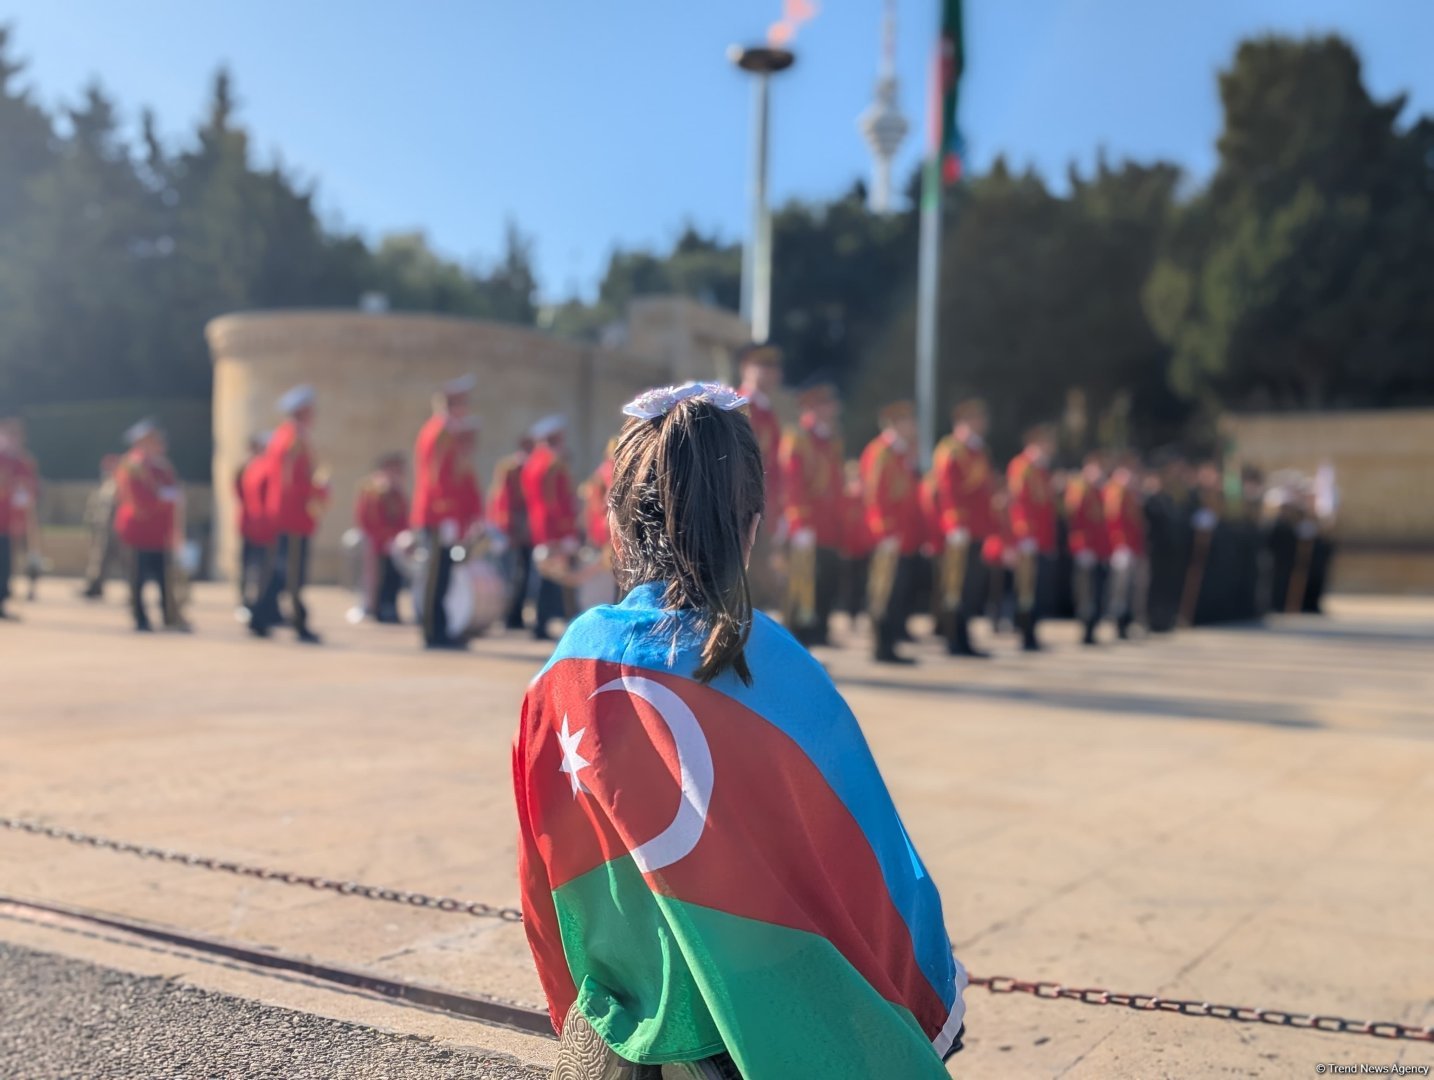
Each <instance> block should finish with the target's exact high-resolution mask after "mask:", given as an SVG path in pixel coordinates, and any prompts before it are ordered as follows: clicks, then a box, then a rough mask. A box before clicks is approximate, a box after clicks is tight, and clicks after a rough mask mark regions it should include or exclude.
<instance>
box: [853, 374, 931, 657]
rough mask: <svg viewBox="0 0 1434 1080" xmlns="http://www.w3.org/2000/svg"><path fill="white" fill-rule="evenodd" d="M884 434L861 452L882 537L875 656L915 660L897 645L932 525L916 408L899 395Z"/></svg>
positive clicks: (873, 519)
mask: <svg viewBox="0 0 1434 1080" xmlns="http://www.w3.org/2000/svg"><path fill="white" fill-rule="evenodd" d="M880 419H881V434H880V435H878V436H877V437H876V438H875V439H873V440H872V441H871V442H870V443H868V444H867V447H866V449H865V450H863V451H862V454H861V480H862V491H863V494H864V495H865V498H866V518H867V523H868V525H869V526H870V528H871V535H872V538H873V540H874V541H875V543H876V547H875V550H874V551H873V553H872V557H871V572H870V580H869V583H868V589H867V595H868V597H869V601H870V613H871V622H872V626H873V628H874V630H875V653H874V655H875V658H876V660H877V661H879V662H881V663H886V664H910V663H914V662H915V661H913V660H912V659H911V658H909V657H906V656H902V655H900V654H899V653H897V651H896V643H897V642H898V641H900V640H901V639H902V637H903V635H904V632H905V629H906V619H907V617H908V616H909V615H910V613H911V604H912V595H911V593H912V583H913V581H914V578H913V573H914V571H915V566H916V559H917V554H918V552H920V550H921V545H922V542H923V540H924V538H925V534H926V530H925V528H924V527H923V522H922V516H921V504H920V497H919V494H918V491H917V487H918V485H919V483H920V477H919V475H918V473H917V469H916V460H915V446H914V443H915V440H916V409H915V406H913V405H912V403H911V402H909V401H898V402H895V403H893V404H891V405H888V406H886V408H884V409H882V410H881V414H880Z"/></svg>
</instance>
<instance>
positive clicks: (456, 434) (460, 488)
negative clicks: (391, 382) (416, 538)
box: [410, 375, 482, 649]
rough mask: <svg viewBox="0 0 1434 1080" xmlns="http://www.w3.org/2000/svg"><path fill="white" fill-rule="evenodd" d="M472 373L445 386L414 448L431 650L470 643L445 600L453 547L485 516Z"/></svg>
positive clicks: (415, 518) (415, 521)
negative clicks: (476, 466) (455, 627)
mask: <svg viewBox="0 0 1434 1080" xmlns="http://www.w3.org/2000/svg"><path fill="white" fill-rule="evenodd" d="M476 385H477V380H476V379H475V378H474V377H473V376H472V375H465V376H463V377H461V378H457V379H452V380H450V381H449V382H447V383H445V384H444V385H443V388H442V390H441V392H440V393H439V394H438V395H437V396H435V398H434V401H433V415H432V416H430V417H429V418H428V421H427V422H426V423H425V424H424V425H423V427H422V429H421V430H420V431H419V433H418V441H417V442H416V443H415V444H414V450H413V463H414V485H413V510H412V513H411V514H410V521H411V522H412V525H413V528H415V529H417V530H420V531H421V532H422V533H423V537H424V542H425V545H426V547H427V550H428V561H427V564H426V570H427V573H426V575H425V578H424V582H423V603H422V604H421V605H420V607H421V608H422V610H423V644H424V646H425V647H426V648H429V649H456V648H463V647H465V646H466V644H467V641H466V639H465V638H464V637H463V636H462V635H460V634H455V633H453V632H452V628H450V627H449V625H448V617H447V612H446V607H445V604H444V598H445V597H446V596H447V595H448V582H449V579H450V577H451V576H452V573H453V548H454V545H456V544H457V543H458V542H459V540H460V538H462V537H463V535H464V534H465V532H466V531H467V530H468V529H469V528H471V527H472V525H471V522H472V520H473V519H475V518H477V517H481V512H482V511H481V507H482V495H481V493H480V492H479V491H478V485H477V480H476V479H475V478H474V476H473V468H472V452H473V444H474V439H475V438H476V436H475V431H474V429H475V424H474V418H473V415H472V413H471V411H470V407H471V401H470V399H471V397H472V393H473V389H474V387H475V386H476Z"/></svg>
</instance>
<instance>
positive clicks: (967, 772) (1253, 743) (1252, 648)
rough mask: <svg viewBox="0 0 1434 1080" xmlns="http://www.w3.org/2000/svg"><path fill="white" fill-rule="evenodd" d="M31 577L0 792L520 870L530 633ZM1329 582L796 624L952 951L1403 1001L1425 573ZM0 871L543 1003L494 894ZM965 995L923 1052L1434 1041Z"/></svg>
mask: <svg viewBox="0 0 1434 1080" xmlns="http://www.w3.org/2000/svg"><path fill="white" fill-rule="evenodd" d="M42 589H43V592H42V598H41V602H39V603H36V604H29V605H25V604H21V605H19V608H18V610H19V612H20V614H21V615H22V616H23V619H24V621H23V622H21V623H18V624H0V665H3V672H4V684H5V689H4V705H3V707H0V816H13V817H26V818H35V819H41V820H44V821H46V822H50V823H54V824H59V825H64V826H68V827H71V828H75V829H81V830H87V831H91V832H96V833H102V834H105V835H109V836H114V837H119V838H122V839H126V840H132V841H136V842H140V843H149V844H156V845H159V846H164V847H172V848H178V849H183V850H186V851H192V852H196V853H201V854H206V855H215V856H222V857H226V858H231V859H236V860H242V861H251V862H262V863H265V864H270V865H273V866H275V867H278V868H281V869H288V870H295V871H300V872H305V873H318V874H323V875H327V876H329V877H334V878H344V879H350V878H351V879H356V880H360V881H364V882H371V883H374V884H379V885H392V886H395V887H399V888H406V889H414V890H421V891H424V892H430V893H442V894H447V895H452V896H459V897H465V898H472V899H478V900H484V901H488V902H491V903H495V904H511V903H514V902H515V901H516V899H517V886H516V882H515V879H514V834H515V821H514V815H513V810H512V807H511V795H510V773H509V760H508V758H509V744H510V739H511V736H512V733H513V730H514V728H515V725H516V720H517V710H518V702H519V700H520V698H521V695H522V692H523V689H524V686H525V685H526V683H527V682H528V680H529V679H530V678H531V677H532V676H533V674H534V673H535V672H536V670H537V668H538V667H539V665H540V664H541V662H542V659H543V657H544V650H543V648H542V647H541V646H540V645H538V644H537V643H534V642H532V641H530V640H527V639H525V638H522V637H517V636H498V637H494V638H492V639H488V640H484V641H480V642H478V643H476V644H475V647H474V648H473V650H472V651H471V652H470V653H468V654H425V653H422V652H421V651H420V650H419V649H418V647H417V640H416V639H417V634H416V632H414V631H413V630H412V628H390V627H372V626H359V627H350V626H347V625H346V624H345V623H344V621H343V618H342V613H343V610H344V608H345V607H346V606H347V604H348V602H349V598H348V597H347V596H346V595H344V594H342V593H340V592H338V591H337V590H324V589H318V590H314V595H313V605H312V606H313V608H314V612H315V620H314V621H315V625H316V626H317V628H318V629H320V630H321V631H322V632H323V633H324V634H325V635H326V638H327V644H326V645H325V646H323V647H321V648H307V647H303V646H299V645H296V644H293V643H292V642H291V641H290V640H288V639H287V638H286V636H285V635H283V634H279V635H277V636H276V639H275V640H271V641H267V642H261V641H255V640H251V639H250V638H249V637H248V636H247V635H246V634H245V633H244V632H243V629H242V627H240V626H239V625H238V624H237V623H235V622H234V620H233V618H232V615H231V608H232V604H233V596H232V592H231V590H229V589H228V588H225V587H221V586H201V587H200V588H199V589H198V590H197V595H196V600H195V604H194V607H193V610H192V616H193V618H194V620H195V622H196V625H197V628H198V633H196V634H194V635H193V636H187V637H186V636H166V635H159V634H156V635H151V636H145V637H141V636H137V635H135V634H134V633H132V632H131V631H130V630H129V628H128V625H129V624H128V619H127V617H126V613H125V611H124V610H123V608H122V607H121V606H120V603H119V589H118V588H117V587H114V586H112V589H113V595H114V599H113V602H111V603H109V604H106V605H103V606H87V605H85V604H83V603H82V602H81V601H79V600H77V599H74V598H73V595H74V587H73V583H71V582H66V581H46V582H43V583H42ZM1330 606H1331V609H1332V612H1331V615H1330V616H1329V617H1327V618H1324V619H1314V618H1284V617H1281V618H1277V619H1274V620H1272V621H1271V624H1270V625H1269V626H1268V627H1266V628H1264V629H1254V628H1232V629H1201V630H1198V631H1192V632H1187V633H1183V634H1179V635H1176V636H1174V637H1167V638H1160V639H1156V640H1151V641H1146V642H1140V643H1136V644H1132V645H1129V646H1121V647H1117V646H1114V645H1108V646H1105V647H1102V648H1098V649H1082V648H1081V647H1079V646H1078V645H1076V644H1075V639H1074V633H1073V630H1072V629H1071V628H1070V627H1067V626H1062V625H1057V624H1052V625H1051V626H1049V627H1048V628H1046V629H1047V637H1048V638H1049V640H1050V641H1051V643H1052V648H1051V649H1050V651H1049V652H1048V653H1046V654H1043V655H1039V656H1025V655H1021V654H1019V653H1017V652H1015V651H1014V648H1013V645H1012V643H1011V642H1010V640H1009V639H1005V640H1002V641H1000V642H998V644H997V649H996V651H997V653H998V655H997V657H996V658H995V659H994V660H992V661H990V662H988V663H979V664H978V663H970V662H967V663H957V662H953V661H947V660H945V659H944V658H942V657H940V656H939V654H938V653H937V651H936V649H935V647H934V646H931V645H923V646H921V647H920V649H919V650H918V652H919V653H920V655H921V656H922V659H923V663H922V664H921V665H920V666H918V667H917V668H915V669H911V670H894V669H889V668H882V667H878V666H876V665H874V664H872V663H870V662H869V661H868V660H867V659H866V654H865V650H864V649H862V648H857V647H855V646H853V647H848V648H840V649H833V650H828V651H826V652H824V653H823V654H822V658H823V659H824V660H825V661H826V662H827V663H828V664H829V666H830V669H831V671H832V674H833V676H834V678H835V679H836V681H837V683H838V685H839V687H840V688H841V690H842V692H843V693H844V694H845V695H846V696H847V698H848V700H849V701H850V702H851V704H852V706H853V708H854V709H855V711H856V713H857V715H858V716H859V717H860V718H861V720H862V723H863V725H864V727H865V729H866V732H867V735H868V738H869V739H870V741H871V743H872V745H873V747H874V749H875V752H876V756H877V758H878V760H879V762H880V764H881V766H882V769H883V771H884V772H885V774H886V777H887V780H888V783H889V784H890V786H891V788H892V790H893V794H894V796H895V798H896V802H897V805H898V806H899V808H900V809H901V811H902V814H903V816H904V818H905V820H906V823H907V825H908V828H909V830H910V832H911V833H912V835H913V838H914V840H915V842H916V844H917V847H918V848H919V849H920V851H921V852H922V854H923V856H924V857H925V859H926V861H927V863H928V865H929V867H930V869H931V871H932V873H933V874H934V876H935V878H936V880H937V882H938V884H939V885H940V887H941V890H942V895H943V897H944V900H945V904H946V917H947V925H948V926H949V927H950V929H951V933H952V937H953V939H954V941H955V942H956V945H957V951H958V954H959V955H960V956H961V958H962V959H963V960H964V961H965V963H966V965H967V966H968V968H969V969H970V970H971V971H972V972H973V973H978V974H983V975H1009V976H1015V977H1018V978H1023V979H1049V980H1056V981H1060V982H1063V983H1066V984H1068V985H1074V986H1102V987H1107V988H1111V989H1114V990H1120V991H1136V992H1141V993H1152V994H1159V995H1162V996H1166V997H1189V998H1199V999H1204V1000H1209V1001H1216V1002H1222V1003H1229V1004H1235V1005H1266V1006H1272V1007H1280V1008H1286V1009H1290V1010H1295V1011H1309V1012H1316V1013H1321V1014H1335V1015H1342V1016H1351V1017H1355V1018H1359V1019H1378V1020H1396V1021H1400V1022H1404V1023H1411V1024H1429V1023H1434V917H1431V916H1434V859H1431V858H1430V851H1431V847H1430V836H1431V835H1434V601H1430V600H1412V599H1411V600H1387V599H1373V598H1358V597H1351V598H1340V597H1336V598H1335V599H1334V600H1333V601H1332V602H1331V605H1330ZM982 629H984V627H982ZM0 895H3V896H8V897H17V898H22V899H23V898H36V899H44V900H48V901H53V902H57V903H61V904H65V905H70V906H74V907H80V908H86V909H91V910H97V911H103V912H107V913H114V914H119V915H123V916H126V917H130V918H136V919H141V920H145V921H148V922H153V923H162V924H165V925H169V926H175V927H181V928H184V929H186V930H190V931H195V932H199V933H203V934H209V935H215V936H219V937H223V938H225V939H228V940H231V941H239V942H244V943H247V944H250V945H255V946H262V947H268V948H272V949H277V950H280V951H282V952H285V953H290V954H299V955H303V956H307V957H311V958H313V959H315V960H319V961H324V962H327V963H332V964H336V965H343V966H347V967H351V968H361V969H365V970H369V971H372V972H376V973H379V974H381V975H384V976H387V977H389V978H396V979H408V980H415V981H419V982H423V983H426V984H430V985H434V986H439V987H444V988H448V989H452V990H459V991H464V992H471V993H479V994H484V995H487V996H490V997H497V998H502V999H505V1000H509V1001H515V1002H521V1003H524V1004H529V1005H535V1006H536V1005H538V1003H539V1002H540V1001H541V997H540V994H539V990H538V985H537V980H536V976H535V975H534V972H533V970H532V964H531V960H530V957H529V955H528V951H527V946H526V943H525V941H524V939H523V934H522V931H521V929H520V928H518V927H516V926H514V925H511V924H508V923H503V922H499V921H497V920H491V919H475V918H465V917H462V916H457V915H450V914H443V913H438V912H429V911H421V910H408V909H405V908H401V907H397V906H395V905H391V904H381V903H374V902H371V901H364V900H359V899H354V898H348V897H343V896H338V895H332V894H324V893H317V892H314V891H312V890H308V889H298V888H292V887H286V886H283V885H280V884H275V883H267V882H261V881H253V880H248V879H238V878H234V877H230V876H226V875H220V874H214V873H209V872H205V871H201V870H195V869H188V868H184V867H180V866H171V865H164V864H157V863H153V862H148V861H140V860H137V859H133V858H129V857H125V856H120V855H115V854H109V853H105V852H101V851H94V850H90V849H84V848H77V847H73V846H68V845H63V844H60V843H57V842H55V841H53V840H47V839H40V838H35V837H30V836H25V835H19V834H14V833H6V832H3V831H0ZM0 941H3V942H9V943H10V944H11V945H13V946H16V947H22V948H24V949H27V950H31V951H34V950H38V951H40V952H43V953H51V954H61V955H63V956H65V957H67V958H71V959H79V960H85V961H89V962H91V963H92V964H96V965H101V966H103V967H106V968H113V969H118V970H120V971H123V972H127V973H130V974H133V975H166V976H171V977H174V978H175V979H177V980H178V981H179V982H180V983H182V984H184V985H187V986H192V987H196V988H199V989H200V990H204V991H209V992H214V993H219V994H223V995H227V996H228V997H230V998H236V999H248V1000H251V1001H255V1002H260V1003H263V1004H265V1005H269V1006H273V1007H275V1008H278V1009H285V1010H297V1011H299V1012H303V1013H312V1014H316V1015H317V1016H320V1017H325V1018H329V1019H332V1020H338V1021H343V1022H346V1023H349V1024H354V1025H360V1026H363V1027H369V1028H376V1029H379V1030H380V1031H384V1032H392V1033H398V1034H400V1035H404V1036H416V1037H419V1038H423V1039H428V1040H432V1041H433V1042H434V1043H435V1044H437V1045H440V1046H449V1047H477V1048H481V1049H482V1050H483V1051H484V1052H485V1053H489V1052H491V1053H493V1054H496V1055H511V1056H513V1057H516V1058H517V1059H518V1060H519V1061H523V1062H528V1063H532V1064H536V1065H543V1064H547V1063H551V1061H552V1058H553V1052H554V1049H555V1044H554V1043H553V1042H552V1041H551V1040H547V1039H543V1038H539V1037H536V1036H530V1035H524V1034H520V1033H517V1032H513V1031H510V1030H507V1029H502V1028H496V1027H491V1026H487V1025H484V1024H480V1023H477V1022H474V1021H466V1020H461V1019H457V1018H454V1017H451V1016H448V1015H446V1014H442V1013H437V1012H433V1011H428V1010H423V1009H419V1008H415V1007H412V1006H405V1005H401V1004H395V1003H392V1002H389V1001H386V1000H384V999H381V998H378V997H375V996H370V995H367V994H364V993H360V992H354V991H339V990H335V989H332V988H327V987H324V986H322V985H319V984H315V983H312V982H309V981H307V980H305V979H303V978H301V977H297V976H284V977H279V976H276V975H274V974H271V973H265V972H262V971H259V970H257V969H252V968H249V967H246V966H245V965H243V964H237V963H230V962H222V963H221V962H217V961H215V960H214V959H212V958H204V957H201V956H197V955H194V954H190V953H188V952H185V951H184V950H181V949H167V948H160V947H157V946H147V947H140V946H138V945H136V944H135V943H134V942H133V941H131V940H129V939H126V938H125V936H124V935H122V934H106V933H88V934H81V933H77V932H74V931H73V930H71V929H64V928H57V927H55V926H51V925H47V924H44V923H41V922H37V921H32V920H29V919H26V918H23V917H20V916H15V915H9V916H5V917H0ZM32 966H33V963H32ZM56 966H57V969H58V968H60V967H61V964H60V961H58V960H57V961H56ZM968 1006H969V1014H968V1031H969V1038H968V1043H967V1047H968V1048H967V1050H966V1052H964V1053H963V1054H961V1055H959V1056H958V1057H957V1058H956V1059H955V1061H956V1065H954V1066H953V1071H956V1072H959V1073H960V1074H961V1075H967V1076H995V1075H1002V1076H1031V1077H1044V1076H1057V1075H1060V1076H1069V1077H1091V1078H1106V1077H1152V1076H1182V1077H1183V1076H1227V1075H1228V1076H1233V1075H1241V1076H1244V1075H1257V1076H1305V1075H1315V1067H1316V1065H1317V1064H1320V1063H1340V1064H1357V1063H1362V1062H1367V1063H1376V1064H1389V1063H1393V1062H1402V1063H1404V1064H1406V1065H1411V1064H1427V1063H1434V1046H1431V1045H1429V1044H1418V1043H1410V1042H1388V1041H1384V1040H1379V1039H1372V1038H1358V1037H1353V1036H1340V1035H1327V1034H1320V1033H1312V1032H1306V1031H1295V1030H1290V1029H1287V1028H1277V1027H1269V1026H1263V1025H1242V1024H1235V1023H1222V1022H1217V1021H1213V1020H1208V1019H1197V1018H1187V1017H1182V1016H1178V1015H1171V1014H1167V1013H1157V1014H1148V1013H1135V1012H1131V1011H1129V1010H1126V1009H1118V1008H1096V1007H1091V1006H1087V1005H1082V1004H1078V1003H1074V1002H1068V1001H1041V1000H1036V999H1034V998H1032V997H1029V996H1025V995H1015V994H1012V995H992V994H989V993H987V992H986V991H984V990H978V989H973V990H971V991H970V992H969V993H968ZM3 1007H4V1003H3V1002H0V1009H3ZM495 1060H501V1059H500V1058H495ZM116 1075H121V1074H120V1073H117V1074H116ZM235 1075H241V1074H239V1073H236V1074H235ZM336 1075H337V1074H336ZM433 1075H443V1073H442V1070H441V1068H438V1069H436V1071H435V1072H434V1073H433ZM495 1075H496V1074H495Z"/></svg>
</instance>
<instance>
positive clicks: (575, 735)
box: [557, 713, 592, 799]
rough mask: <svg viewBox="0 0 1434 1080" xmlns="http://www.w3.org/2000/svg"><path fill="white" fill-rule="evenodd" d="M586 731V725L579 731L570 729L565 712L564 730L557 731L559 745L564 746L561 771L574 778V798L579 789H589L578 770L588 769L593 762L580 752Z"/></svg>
mask: <svg viewBox="0 0 1434 1080" xmlns="http://www.w3.org/2000/svg"><path fill="white" fill-rule="evenodd" d="M586 731H587V728H585V727H581V728H578V729H577V731H569V730H568V717H567V714H566V713H564V714H563V727H562V730H561V731H559V732H558V733H557V734H558V745H559V746H561V747H562V748H563V764H562V767H561V769H560V770H559V771H561V772H565V773H567V774H568V778H569V779H570V780H572V782H573V798H575V799H576V798H577V797H578V792H579V791H582V792H587V790H588V789H587V788H586V787H585V786H584V785H583V782H582V781H581V780H580V779H578V770H580V769H586V768H587V767H588V766H589V765H591V764H592V762H591V761H589V760H588V759H587V758H585V757H583V756H582V754H580V753H578V743H580V742H582V738H583V734H584V733H585V732H586Z"/></svg>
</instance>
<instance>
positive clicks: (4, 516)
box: [0, 421, 31, 619]
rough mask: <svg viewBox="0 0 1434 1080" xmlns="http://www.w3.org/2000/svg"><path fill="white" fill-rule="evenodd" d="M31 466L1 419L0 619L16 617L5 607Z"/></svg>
mask: <svg viewBox="0 0 1434 1080" xmlns="http://www.w3.org/2000/svg"><path fill="white" fill-rule="evenodd" d="M30 482H31V481H30V469H29V466H28V463H27V462H26V460H25V458H24V456H23V455H22V453H21V452H20V449H19V447H17V446H16V444H15V441H14V428H13V427H12V426H11V424H10V423H9V422H8V421H0V619H14V618H16V616H15V615H13V614H12V613H10V612H9V611H7V610H6V609H5V605H6V604H7V603H8V602H9V600H10V577H11V575H12V574H13V573H14V559H15V547H16V544H15V540H16V537H17V536H18V535H19V533H20V530H21V529H22V528H23V527H24V523H25V521H26V516H25V511H26V509H27V508H28V507H29V500H30V496H29V488H28V485H29V484H30Z"/></svg>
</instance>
